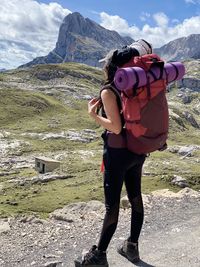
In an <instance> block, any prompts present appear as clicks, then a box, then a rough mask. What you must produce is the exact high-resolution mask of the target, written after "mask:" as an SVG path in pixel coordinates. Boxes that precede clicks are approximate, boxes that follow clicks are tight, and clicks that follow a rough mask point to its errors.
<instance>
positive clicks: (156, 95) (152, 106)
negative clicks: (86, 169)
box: [121, 54, 169, 154]
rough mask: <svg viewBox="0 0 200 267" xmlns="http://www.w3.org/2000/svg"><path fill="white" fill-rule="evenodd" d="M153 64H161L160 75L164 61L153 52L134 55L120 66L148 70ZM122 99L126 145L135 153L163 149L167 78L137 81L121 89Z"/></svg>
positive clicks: (167, 124) (166, 115)
mask: <svg viewBox="0 0 200 267" xmlns="http://www.w3.org/2000/svg"><path fill="white" fill-rule="evenodd" d="M153 65H158V66H160V68H161V70H160V73H161V74H160V77H161V75H162V71H163V67H164V61H163V60H161V59H160V57H159V56H157V55H155V54H147V55H144V56H136V57H133V58H132V59H131V60H130V61H129V62H128V63H126V64H124V65H123V66H122V68H126V67H141V68H143V69H144V70H145V72H147V71H149V70H150V68H151V67H152V66H153ZM147 80H148V75H147ZM121 100H122V109H123V116H124V120H125V129H126V130H125V132H126V142H127V148H128V149H129V150H130V151H132V152H134V153H137V154H146V153H150V152H153V151H156V150H164V149H165V148H166V147H167V145H166V140H167V136H168V126H169V114H168V104H167V99H166V80H163V79H157V80H156V81H155V82H153V83H150V82H147V84H146V85H145V86H143V87H139V88H137V85H136V86H134V87H133V88H130V89H128V90H126V91H121Z"/></svg>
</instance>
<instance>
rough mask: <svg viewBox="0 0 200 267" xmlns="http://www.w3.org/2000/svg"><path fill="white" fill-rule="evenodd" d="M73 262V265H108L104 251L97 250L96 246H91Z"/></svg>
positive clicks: (97, 266)
mask: <svg viewBox="0 0 200 267" xmlns="http://www.w3.org/2000/svg"><path fill="white" fill-rule="evenodd" d="M74 263H75V267H81V266H87V267H108V261H107V257H106V252H102V251H100V250H98V249H97V246H92V248H91V249H90V250H89V252H87V253H86V254H85V255H83V257H80V258H78V259H77V260H75V261H74Z"/></svg>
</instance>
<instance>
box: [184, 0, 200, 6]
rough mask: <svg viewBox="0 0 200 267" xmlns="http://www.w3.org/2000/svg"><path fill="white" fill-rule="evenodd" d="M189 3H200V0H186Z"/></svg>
mask: <svg viewBox="0 0 200 267" xmlns="http://www.w3.org/2000/svg"><path fill="white" fill-rule="evenodd" d="M185 2H186V3H187V4H194V5H195V4H200V0H185Z"/></svg>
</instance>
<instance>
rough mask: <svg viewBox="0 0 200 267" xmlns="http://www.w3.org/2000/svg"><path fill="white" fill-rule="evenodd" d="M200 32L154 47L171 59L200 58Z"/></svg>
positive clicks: (158, 52) (161, 54)
mask: <svg viewBox="0 0 200 267" xmlns="http://www.w3.org/2000/svg"><path fill="white" fill-rule="evenodd" d="M199 43H200V34H191V35H189V36H188V37H183V38H179V39H176V40H174V41H171V42H169V43H168V44H166V45H164V46H162V47H160V48H158V49H154V52H155V53H157V54H159V55H160V56H161V57H162V58H164V59H166V60H168V61H170V60H182V61H183V60H186V59H191V58H193V59H200V47H199Z"/></svg>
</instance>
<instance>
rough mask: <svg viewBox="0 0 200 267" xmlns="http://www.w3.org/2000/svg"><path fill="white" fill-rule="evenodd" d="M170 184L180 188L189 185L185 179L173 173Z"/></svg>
mask: <svg viewBox="0 0 200 267" xmlns="http://www.w3.org/2000/svg"><path fill="white" fill-rule="evenodd" d="M171 184H173V185H177V186H179V187H182V188H184V187H188V186H189V185H188V182H187V180H186V179H185V178H182V177H181V176H178V175H174V177H173V179H172V180H171Z"/></svg>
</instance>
